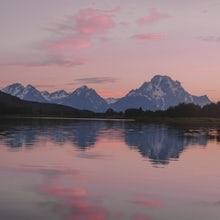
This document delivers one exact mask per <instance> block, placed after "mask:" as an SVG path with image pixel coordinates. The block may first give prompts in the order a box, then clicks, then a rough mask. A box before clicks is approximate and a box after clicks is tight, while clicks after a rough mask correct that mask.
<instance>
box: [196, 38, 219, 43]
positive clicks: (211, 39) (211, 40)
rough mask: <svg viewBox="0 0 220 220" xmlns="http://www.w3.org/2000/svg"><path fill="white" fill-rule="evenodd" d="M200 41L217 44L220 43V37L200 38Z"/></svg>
mask: <svg viewBox="0 0 220 220" xmlns="http://www.w3.org/2000/svg"><path fill="white" fill-rule="evenodd" d="M199 39H200V40H202V41H206V42H217V43H220V37H219V36H205V37H204V36H201V37H199Z"/></svg>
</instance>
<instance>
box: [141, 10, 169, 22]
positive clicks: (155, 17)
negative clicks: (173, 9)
mask: <svg viewBox="0 0 220 220" xmlns="http://www.w3.org/2000/svg"><path fill="white" fill-rule="evenodd" d="M170 17H171V16H170V15H169V14H167V13H161V12H159V11H158V10H157V9H156V8H151V9H150V10H149V15H147V16H145V17H142V18H140V19H138V20H137V23H138V24H140V25H144V24H150V23H154V22H157V21H160V20H163V19H167V18H170Z"/></svg>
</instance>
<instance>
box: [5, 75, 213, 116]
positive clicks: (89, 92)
mask: <svg viewBox="0 0 220 220" xmlns="http://www.w3.org/2000/svg"><path fill="white" fill-rule="evenodd" d="M2 91H3V92H5V93H8V94H11V95H13V96H16V97H18V98H20V99H23V100H29V101H36V102H41V103H56V104H62V105H66V106H70V107H74V108H77V109H81V110H90V111H94V112H105V111H106V110H107V109H109V108H112V109H114V110H116V111H125V110H126V109H128V108H142V109H143V110H152V111H155V110H166V109H167V108H169V107H170V106H176V105H178V104H180V103H194V104H196V105H200V106H204V105H206V104H209V103H211V101H210V100H209V98H208V97H207V96H194V95H191V94H190V93H188V92H187V91H186V90H185V89H184V88H183V87H182V85H181V83H180V82H179V81H175V80H173V79H172V78H171V77H169V76H166V75H156V76H154V77H153V78H152V79H151V81H150V82H144V83H143V84H142V85H141V86H140V88H138V89H133V90H131V91H130V92H129V93H128V94H126V95H125V96H124V97H122V98H120V99H114V98H111V99H106V100H105V99H104V98H102V97H101V96H100V95H98V94H97V92H96V91H95V90H94V89H91V88H88V87H87V86H81V87H79V88H77V89H76V90H75V91H73V92H72V93H68V92H66V91H64V90H59V91H56V92H52V93H49V92H48V91H43V92H41V91H38V90H37V89H36V88H35V87H34V86H32V85H28V86H26V87H24V86H23V85H21V84H20V83H15V84H12V85H9V86H7V87H5V88H4V89H2Z"/></svg>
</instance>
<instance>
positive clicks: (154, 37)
mask: <svg viewBox="0 0 220 220" xmlns="http://www.w3.org/2000/svg"><path fill="white" fill-rule="evenodd" d="M166 36H167V33H147V34H136V35H134V36H132V37H131V38H133V39H136V40H139V41H144V42H148V41H159V40H162V39H164V38H165V37H166Z"/></svg>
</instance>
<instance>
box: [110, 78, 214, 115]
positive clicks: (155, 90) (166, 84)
mask: <svg viewBox="0 0 220 220" xmlns="http://www.w3.org/2000/svg"><path fill="white" fill-rule="evenodd" d="M183 102H184V103H194V104H198V105H201V106H204V105H206V104H209V103H210V100H209V99H208V97H207V96H201V97H197V96H192V95H190V94H189V93H188V92H187V91H185V89H184V88H183V87H182V86H181V84H180V82H178V81H174V80H172V79H171V78H170V77H169V76H161V75H156V76H154V77H153V78H152V80H151V81H150V82H145V83H144V84H143V85H142V86H141V87H140V88H138V89H136V90H131V91H130V92H129V93H128V94H127V95H126V96H125V97H123V98H121V99H119V100H118V101H117V102H116V103H114V104H113V105H112V106H111V107H112V108H113V109H115V110H117V111H124V110H125V109H128V108H142V109H144V110H152V111H155V110H165V109H167V108H169V107H170V106H175V105H178V104H179V103H183Z"/></svg>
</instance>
